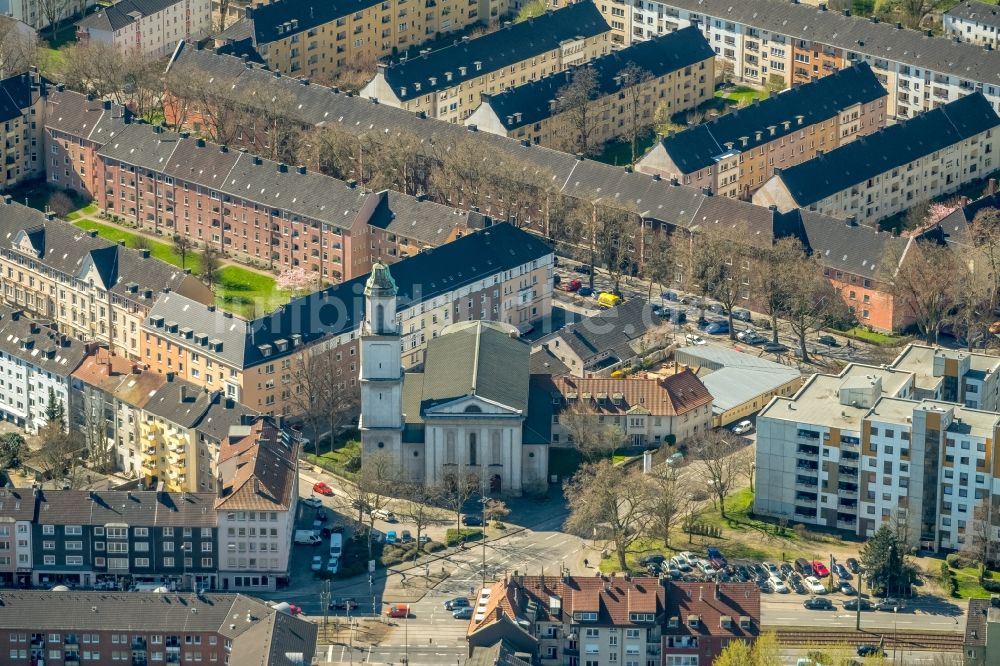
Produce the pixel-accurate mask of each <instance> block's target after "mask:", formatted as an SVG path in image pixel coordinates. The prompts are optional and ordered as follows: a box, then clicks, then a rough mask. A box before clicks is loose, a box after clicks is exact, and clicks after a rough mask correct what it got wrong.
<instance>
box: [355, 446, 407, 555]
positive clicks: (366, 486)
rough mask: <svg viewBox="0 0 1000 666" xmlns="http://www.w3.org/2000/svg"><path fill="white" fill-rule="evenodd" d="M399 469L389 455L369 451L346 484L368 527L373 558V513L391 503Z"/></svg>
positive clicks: (360, 516)
mask: <svg viewBox="0 0 1000 666" xmlns="http://www.w3.org/2000/svg"><path fill="white" fill-rule="evenodd" d="M398 477H399V469H398V467H397V465H396V464H395V462H393V460H392V459H391V458H390V457H389V455H388V454H386V453H383V452H381V451H378V452H375V453H371V454H366V455H365V456H364V458H363V459H362V461H361V470H360V471H359V472H358V475H357V477H356V478H355V480H354V483H353V484H352V485H350V486H348V487H347V498H348V499H349V500H350V502H351V506H352V508H354V509H356V510H357V512H358V522H359V523H361V524H362V525H364V526H365V527H366V528H367V535H368V559H369V560H370V559H372V532H373V531H374V529H375V516H374V513H375V512H376V511H379V510H380V509H384V508H385V507H386V505H387V504H388V502H389V499H390V495H389V492H390V490H391V489H393V488H395V487H397V485H398Z"/></svg>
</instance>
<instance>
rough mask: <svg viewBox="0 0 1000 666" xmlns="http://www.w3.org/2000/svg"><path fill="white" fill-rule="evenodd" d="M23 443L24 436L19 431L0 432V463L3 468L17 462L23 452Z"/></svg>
mask: <svg viewBox="0 0 1000 666" xmlns="http://www.w3.org/2000/svg"><path fill="white" fill-rule="evenodd" d="M25 445H26V442H25V441H24V437H23V436H22V435H21V434H20V433H17V432H5V433H3V434H0V465H2V466H3V469H8V468H10V467H14V466H16V465H17V464H18V462H19V461H20V460H21V456H22V455H23V454H24V448H25Z"/></svg>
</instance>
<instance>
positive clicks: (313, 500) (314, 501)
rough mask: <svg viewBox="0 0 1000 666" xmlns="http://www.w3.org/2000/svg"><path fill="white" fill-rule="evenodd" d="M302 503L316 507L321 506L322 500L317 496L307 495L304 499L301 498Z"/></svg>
mask: <svg viewBox="0 0 1000 666" xmlns="http://www.w3.org/2000/svg"><path fill="white" fill-rule="evenodd" d="M302 503H303V504H305V505H306V506H309V507H312V508H314V509H318V508H319V507H321V506H323V501H322V500H321V499H320V498H318V497H307V498H306V499H304V500H302Z"/></svg>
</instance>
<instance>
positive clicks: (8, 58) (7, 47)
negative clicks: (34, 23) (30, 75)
mask: <svg viewBox="0 0 1000 666" xmlns="http://www.w3.org/2000/svg"><path fill="white" fill-rule="evenodd" d="M22 28H24V25H23V24H21V23H19V22H18V21H15V20H13V19H7V18H3V17H0V79H5V78H7V77H10V76H14V75H15V74H20V73H21V72H27V71H28V69H29V68H30V67H31V66H32V65H35V64H37V62H38V42H37V40H36V38H35V35H34V31H32V30H29V29H27V28H24V29H23V30H22Z"/></svg>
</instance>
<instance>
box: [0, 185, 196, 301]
mask: <svg viewBox="0 0 1000 666" xmlns="http://www.w3.org/2000/svg"><path fill="white" fill-rule="evenodd" d="M24 237H27V239H28V240H29V241H30V243H31V247H32V248H33V251H32V252H31V253H30V256H31V258H32V259H33V260H36V261H41V263H43V264H44V265H46V266H48V267H49V268H51V269H53V270H55V271H58V272H59V273H63V274H65V275H70V276H73V277H77V276H79V275H80V274H81V272H82V271H85V270H87V268H88V267H89V266H90V265H93V266H94V267H95V268H96V269H97V271H98V274H99V275H100V276H101V278H102V280H104V282H105V285H106V286H107V287H108V288H109V290H110V291H111V292H113V293H114V294H116V295H117V296H120V297H122V298H124V299H127V300H130V301H133V302H135V303H139V304H142V305H144V306H146V307H148V306H150V305H152V304H153V301H154V300H155V299H156V298H157V297H158V296H159V295H160V291H161V290H163V289H165V288H169V289H173V290H177V289H180V288H182V287H183V286H184V285H185V283H188V284H194V283H195V282H196V281H197V278H195V277H193V276H191V275H189V274H187V273H185V272H184V271H182V270H181V269H179V268H177V267H176V266H172V265H170V264H168V263H166V262H163V261H160V260H159V259H154V258H152V257H150V256H149V253H148V252H146V251H143V250H128V249H125V248H124V247H122V246H121V245H117V244H114V243H110V242H108V241H106V240H104V239H102V238H98V237H97V234H96V232H88V231H84V230H82V229H79V228H77V227H75V226H73V225H72V224H68V223H66V222H63V221H61V220H56V219H51V220H50V219H48V218H47V217H46V216H45V215H44V214H43V213H42V212H41V211H38V210H35V209H34V208H28V207H26V206H24V205H23V204H19V203H17V202H15V201H13V200H12V201H11V202H10V203H7V202H5V200H3V199H0V244H3V245H4V246H5V247H8V248H9V247H11V246H12V244H14V243H16V242H19V241H20V239H22V238H24ZM18 251H20V250H18ZM132 285H134V288H133V287H132Z"/></svg>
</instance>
